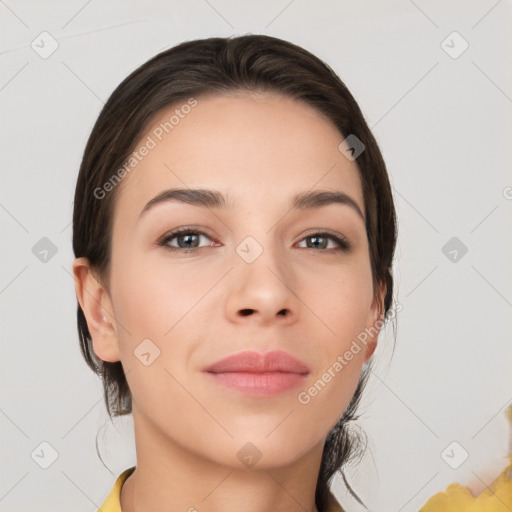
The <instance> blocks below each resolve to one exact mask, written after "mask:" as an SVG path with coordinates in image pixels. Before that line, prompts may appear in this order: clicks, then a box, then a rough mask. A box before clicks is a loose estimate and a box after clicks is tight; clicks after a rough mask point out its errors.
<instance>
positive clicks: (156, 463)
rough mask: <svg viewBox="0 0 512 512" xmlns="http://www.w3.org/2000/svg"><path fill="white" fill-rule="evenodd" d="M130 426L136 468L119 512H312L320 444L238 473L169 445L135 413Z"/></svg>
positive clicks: (232, 467) (123, 492)
mask: <svg viewBox="0 0 512 512" xmlns="http://www.w3.org/2000/svg"><path fill="white" fill-rule="evenodd" d="M134 425H135V439H136V441H137V442H136V450H137V466H136V469H135V471H134V472H133V473H132V474H131V475H130V476H129V477H128V479H127V480H126V482H125V484H124V485H123V487H122V489H121V496H120V501H121V509H122V512H142V511H144V512H157V511H158V512H161V511H162V510H169V511H175V510H176V511H177V510H182V511H187V512H197V511H198V510H200V511H201V512H213V511H217V510H222V511H223V512H234V511H236V512H239V511H240V510H244V512H268V511H269V510H272V511H274V512H291V511H296V510H301V511H304V512H317V508H316V505H315V490H316V482H317V477H318V472H319V469H320V463H321V458H322V451H323V441H322V443H319V444H318V445H316V446H315V447H314V449H312V450H310V451H309V452H307V453H306V454H304V455H303V456H302V457H300V458H298V459H296V460H294V461H293V462H292V463H289V464H288V465H286V466H278V465H274V466H272V467H271V466H265V465H263V464H260V463H258V464H256V465H255V466H253V467H252V468H240V464H238V465H236V464H235V463H234V464H233V465H230V464H228V463H227V464H222V463H219V462H218V461H217V462H216V461H214V460H212V459H211V458H205V457H204V455H202V454H197V453H193V452H191V451H190V450H188V449H187V448H185V447H183V446H180V445H178V444H176V443H174V442H173V441H172V440H170V439H169V437H167V436H165V435H164V434H163V433H162V432H161V431H160V432H159V431H155V430H154V427H153V428H152V427H150V426H149V424H148V423H147V422H145V421H143V420H141V418H140V417H138V415H136V413H135V411H134ZM261 462H263V460H262V461H261Z"/></svg>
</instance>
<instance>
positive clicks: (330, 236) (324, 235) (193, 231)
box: [157, 227, 352, 254]
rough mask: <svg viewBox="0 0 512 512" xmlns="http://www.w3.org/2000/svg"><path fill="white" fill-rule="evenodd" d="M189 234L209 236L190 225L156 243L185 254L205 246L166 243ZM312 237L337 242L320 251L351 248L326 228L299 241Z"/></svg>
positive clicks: (346, 241) (346, 242)
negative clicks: (333, 247)
mask: <svg viewBox="0 0 512 512" xmlns="http://www.w3.org/2000/svg"><path fill="white" fill-rule="evenodd" d="M190 234H193V235H204V236H206V237H207V238H210V237H209V236H208V234H207V233H205V232H204V231H201V230H200V229H193V228H190V227H184V228H179V229H176V230H174V231H172V232H171V233H167V234H165V235H164V236H163V237H162V238H161V239H160V240H159V241H158V242H157V244H158V245H159V246H161V247H165V248H166V249H168V250H169V251H172V252H184V253H186V254H188V253H193V252H196V251H198V250H199V249H205V248H206V247H207V246H203V247H193V248H190V249H185V248H182V247H172V246H170V245H168V243H169V241H171V240H172V239H174V238H176V237H177V236H178V235H190ZM313 237H321V238H327V239H330V240H334V241H335V242H336V243H337V244H338V247H337V248H335V249H322V250H321V251H320V252H331V251H336V252H338V251H343V252H349V251H350V249H351V248H352V244H351V243H350V242H349V241H348V240H347V239H346V238H345V237H343V236H341V235H338V234H335V233H333V232H331V231H328V230H327V231H316V232H313V233H309V234H308V235H306V236H305V237H304V238H302V239H301V240H300V241H301V242H302V241H303V240H306V239H307V238H313ZM214 243H218V242H215V241H214ZM302 249H313V248H312V247H302ZM313 250H314V249H313Z"/></svg>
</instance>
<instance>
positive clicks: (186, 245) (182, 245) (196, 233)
mask: <svg viewBox="0 0 512 512" xmlns="http://www.w3.org/2000/svg"><path fill="white" fill-rule="evenodd" d="M201 237H205V238H207V239H209V240H211V238H210V237H209V236H208V235H207V234H206V233H205V232H204V231H200V230H198V229H192V228H179V229H176V230H174V231H173V232H171V233H168V234H166V235H164V237H163V238H162V239H161V240H160V241H159V242H158V245H160V246H163V247H166V248H167V249H169V250H171V251H180V252H185V253H191V252H195V251H196V250H198V249H201V248H202V247H207V246H214V245H218V244H217V243H216V242H213V241H210V243H208V244H206V245H205V246H202V247H201V246H199V241H200V239H201ZM174 240H176V243H177V245H172V242H173V241H174Z"/></svg>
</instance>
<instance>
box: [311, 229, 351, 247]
mask: <svg viewBox="0 0 512 512" xmlns="http://www.w3.org/2000/svg"><path fill="white" fill-rule="evenodd" d="M308 240H310V241H311V242H307V241H308ZM303 241H306V247H305V248H306V249H314V248H320V249H323V250H324V251H329V249H331V250H332V249H334V250H335V251H345V252H347V251H349V250H350V248H351V244H350V242H349V241H348V240H347V239H346V238H345V237H344V236H342V235H339V234H335V233H332V232H329V231H322V232H315V233H311V234H309V235H308V236H306V237H305V238H303V239H302V241H301V243H302V242H303ZM329 241H331V242H332V241H334V243H335V245H336V246H335V247H334V248H333V247H327V245H328V244H329Z"/></svg>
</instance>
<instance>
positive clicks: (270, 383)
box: [204, 351, 310, 396]
mask: <svg viewBox="0 0 512 512" xmlns="http://www.w3.org/2000/svg"><path fill="white" fill-rule="evenodd" d="M204 371H205V372H206V373H207V374H208V375H209V377H210V378H211V379H212V380H213V381H214V382H216V383H217V384H219V385H222V386H224V387H227V388H230V389H234V390H237V391H239V392H241V393H243V394H246V395H251V396H272V395H277V394H280V393H284V392H286V391H289V390H291V389H294V388H296V387H298V386H300V385H303V384H304V381H305V380H306V378H307V376H308V375H309V373H310V370H309V368H308V367H307V366H306V364H305V363H303V362H302V361H299V360H298V359H296V358H294V357H292V356H291V355H290V354H287V353H286V352H282V351H272V352H268V353H266V354H260V353H258V352H255V351H246V352H241V353H238V354H233V355H231V356H229V357H227V358H225V359H222V360H220V361H217V362H216V363H214V364H213V365H211V366H209V367H207V368H205V370H204Z"/></svg>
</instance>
